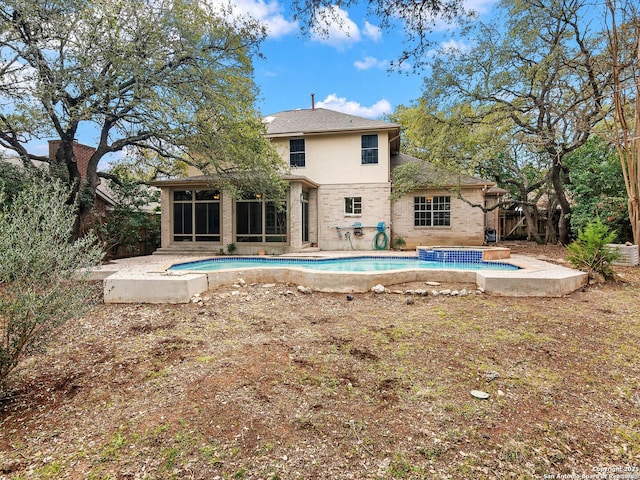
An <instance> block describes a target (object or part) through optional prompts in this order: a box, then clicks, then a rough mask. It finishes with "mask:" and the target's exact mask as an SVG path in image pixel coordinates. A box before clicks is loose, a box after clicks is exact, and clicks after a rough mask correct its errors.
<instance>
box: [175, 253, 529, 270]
mask: <svg viewBox="0 0 640 480" xmlns="http://www.w3.org/2000/svg"><path fill="white" fill-rule="evenodd" d="M258 267H298V268H306V269H309V270H317V271H327V272H382V271H389V270H403V269H429V268H431V269H434V268H438V269H443V268H444V269H458V270H518V269H519V267H516V266H515V265H511V264H508V263H500V262H485V261H473V262H459V261H447V262H443V261H427V260H420V259H419V258H415V257H413V258H412V257H374V256H362V257H342V258H330V259H328V258H324V259H315V258H314V259H307V258H304V259H301V258H255V257H242V258H239V257H233V258H211V259H208V260H199V261H197V262H188V263H179V264H176V265H173V266H171V267H170V268H169V270H189V271H199V272H203V271H204V272H209V271H215V270H238V269H247V268H258Z"/></svg>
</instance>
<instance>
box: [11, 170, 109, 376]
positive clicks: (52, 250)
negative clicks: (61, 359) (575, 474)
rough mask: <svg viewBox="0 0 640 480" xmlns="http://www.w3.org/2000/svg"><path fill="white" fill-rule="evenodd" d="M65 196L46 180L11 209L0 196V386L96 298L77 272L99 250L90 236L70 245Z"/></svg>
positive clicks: (35, 179)
mask: <svg viewBox="0 0 640 480" xmlns="http://www.w3.org/2000/svg"><path fill="white" fill-rule="evenodd" d="M68 195H69V191H68V189H67V188H66V187H65V186H64V185H63V184H61V183H60V182H57V181H52V180H51V178H49V177H48V176H46V175H44V174H36V175H34V176H31V177H29V178H28V180H27V182H26V183H25V186H24V188H23V189H22V190H21V191H20V192H18V193H17V195H16V196H15V197H14V198H13V200H12V202H11V203H8V202H7V201H6V200H7V199H6V198H3V197H4V195H3V194H2V193H1V192H0V200H2V201H1V202H0V204H1V205H3V207H4V208H3V209H2V211H0V259H1V260H0V385H4V384H5V382H6V380H7V376H8V375H9V374H10V373H11V372H12V371H13V370H14V369H15V367H16V366H17V365H18V362H19V361H20V359H21V358H22V357H23V356H24V355H27V354H28V353H30V352H33V351H34V350H36V349H38V348H40V347H42V346H44V345H45V344H46V341H47V340H48V338H49V336H50V334H51V332H52V330H53V329H54V328H56V327H57V326H59V325H61V324H63V323H64V322H65V321H67V320H68V319H70V318H72V317H74V316H76V315H78V314H80V313H81V312H82V311H83V310H84V309H85V308H88V307H89V306H90V305H91V303H92V299H94V298H96V296H95V295H92V293H91V292H92V289H93V286H92V284H90V283H89V282H83V281H80V280H79V278H80V279H81V278H82V275H81V274H80V273H79V272H81V270H82V269H88V268H89V267H92V266H95V265H97V264H98V263H99V262H100V259H101V257H102V250H101V249H100V248H99V246H97V244H96V243H95V238H94V237H92V236H91V235H88V236H85V237H84V238H82V239H78V240H76V241H74V242H71V241H70V239H71V234H72V230H73V225H74V222H75V218H74V215H73V212H72V211H71V210H70V209H69V208H68V206H67V205H65V202H66V200H67V198H68Z"/></svg>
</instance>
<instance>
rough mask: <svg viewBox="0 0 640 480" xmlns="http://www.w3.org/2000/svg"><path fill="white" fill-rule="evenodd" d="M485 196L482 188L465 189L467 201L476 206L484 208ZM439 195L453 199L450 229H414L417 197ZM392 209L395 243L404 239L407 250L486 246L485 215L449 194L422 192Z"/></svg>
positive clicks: (407, 197) (397, 203)
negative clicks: (417, 247) (415, 199)
mask: <svg viewBox="0 0 640 480" xmlns="http://www.w3.org/2000/svg"><path fill="white" fill-rule="evenodd" d="M482 193H483V192H482V189H481V188H477V189H468V190H467V189H465V191H464V197H465V198H466V199H467V200H468V201H470V202H472V203H479V204H483V202H484V200H483V195H482ZM439 195H444V196H449V197H451V225H450V226H448V227H416V226H414V203H413V199H414V197H418V196H425V197H434V196H439ZM391 209H392V214H391V216H392V219H393V223H392V230H391V231H392V240H393V239H396V238H399V237H402V238H404V240H405V242H406V248H407V249H412V248H415V247H416V246H420V245H424V246H429V245H431V246H435V245H482V244H483V242H484V215H483V213H482V211H481V210H480V209H479V208H474V207H471V206H470V205H468V204H467V203H466V202H463V201H462V200H460V199H458V198H456V195H455V194H452V193H451V192H447V191H446V190H418V191H416V192H414V193H411V194H409V195H406V196H405V197H403V198H401V199H400V200H398V201H396V202H393V204H392V205H391Z"/></svg>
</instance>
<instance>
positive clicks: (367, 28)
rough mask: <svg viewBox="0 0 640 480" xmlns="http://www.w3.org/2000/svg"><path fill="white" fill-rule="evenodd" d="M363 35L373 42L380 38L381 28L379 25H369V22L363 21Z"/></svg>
mask: <svg viewBox="0 0 640 480" xmlns="http://www.w3.org/2000/svg"><path fill="white" fill-rule="evenodd" d="M362 33H363V34H364V36H365V37H367V38H370V39H371V40H373V41H374V42H377V41H378V40H380V39H381V38H382V29H381V28H380V27H376V26H375V25H371V24H370V23H369V22H366V21H365V22H364V29H363V32H362Z"/></svg>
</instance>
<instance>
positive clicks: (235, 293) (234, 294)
mask: <svg viewBox="0 0 640 480" xmlns="http://www.w3.org/2000/svg"><path fill="white" fill-rule="evenodd" d="M231 295H233V296H237V295H240V292H239V291H238V290H234V291H233V292H231Z"/></svg>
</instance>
